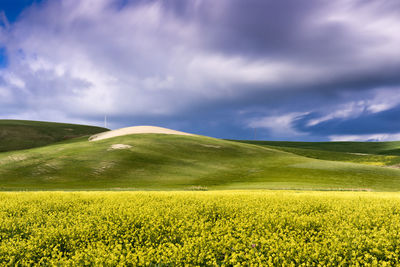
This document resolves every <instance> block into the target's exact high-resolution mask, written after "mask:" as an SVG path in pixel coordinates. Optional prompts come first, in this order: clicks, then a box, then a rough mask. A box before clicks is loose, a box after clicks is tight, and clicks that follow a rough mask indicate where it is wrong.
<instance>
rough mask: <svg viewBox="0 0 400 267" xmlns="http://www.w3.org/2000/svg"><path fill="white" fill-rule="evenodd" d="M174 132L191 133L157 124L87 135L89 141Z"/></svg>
mask: <svg viewBox="0 0 400 267" xmlns="http://www.w3.org/2000/svg"><path fill="white" fill-rule="evenodd" d="M147 133H155V134H176V135H192V136H193V134H190V133H185V132H181V131H175V130H171V129H168V128H163V127H157V126H132V127H126V128H121V129H117V130H113V131H107V132H104V133H99V134H95V135H92V136H91V137H89V141H99V140H103V139H108V138H113V137H117V136H124V135H131V134H147Z"/></svg>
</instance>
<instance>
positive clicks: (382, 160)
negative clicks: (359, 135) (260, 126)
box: [237, 140, 400, 166]
mask: <svg viewBox="0 0 400 267" xmlns="http://www.w3.org/2000/svg"><path fill="white" fill-rule="evenodd" d="M237 142H242V143H248V144H254V145H259V146H263V147H267V148H274V149H278V150H281V151H286V152H290V153H294V154H296V155H300V156H305V157H309V158H314V159H321V160H330V161H343V162H353V163H360V164H368V165H375V166H396V165H399V164H400V142H278V141H240V140H238V141H237Z"/></svg>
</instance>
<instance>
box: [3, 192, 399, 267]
mask: <svg viewBox="0 0 400 267" xmlns="http://www.w3.org/2000/svg"><path fill="white" fill-rule="evenodd" d="M399 263H400V194H398V193H373V192H306V191H209V192H18V193H10V192H7V193H0V264H1V265H2V266H4V265H7V264H8V265H52V264H59V265H74V266H76V265H79V266H82V265H107V266H127V265H128V266H129V265H133V266H137V265H140V266H150V265H152V266H155V265H182V264H187V265H223V266H231V265H243V264H248V265H289V266H290V265H293V266H295V265H296V266H297V265H300V264H304V265H324V266H336V265H356V264H359V265H373V266H384V265H385V264H386V265H398V264H399Z"/></svg>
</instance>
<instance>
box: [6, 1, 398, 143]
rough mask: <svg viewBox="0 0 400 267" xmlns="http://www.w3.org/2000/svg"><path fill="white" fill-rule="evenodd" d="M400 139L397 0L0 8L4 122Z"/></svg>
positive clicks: (12, 4) (16, 4)
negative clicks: (22, 121)
mask: <svg viewBox="0 0 400 267" xmlns="http://www.w3.org/2000/svg"><path fill="white" fill-rule="evenodd" d="M105 115H106V116H107V120H108V126H109V127H110V128H112V129H116V128H121V127H127V126H134V125H156V126H162V127H167V128H172V129H175V130H181V131H187V132H191V133H196V134H203V135H207V136H212V137H218V138H231V139H257V140H292V141H390V140H400V2H399V1H398V0H376V1H374V0H335V1H330V0H279V1H276V0H274V1H272V0H218V1H215V0H190V1H188V0H163V1H161V0H159V1H158V0H85V1H81V0H0V118H2V119H26V120H45V121H57V122H70V123H82V124H90V125H99V126H103V125H104V116H105Z"/></svg>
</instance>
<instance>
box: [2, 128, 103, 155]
mask: <svg viewBox="0 0 400 267" xmlns="http://www.w3.org/2000/svg"><path fill="white" fill-rule="evenodd" d="M107 130H108V129H105V128H101V127H95V126H87V125H78V124H67V123H55V122H43V121H24V120H0V152H4V151H12V150H20V149H27V148H33V147H40V146H45V145H49V144H52V143H56V142H60V141H64V140H68V139H71V138H76V137H80V136H87V135H92V134H95V133H100V132H104V131H107Z"/></svg>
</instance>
